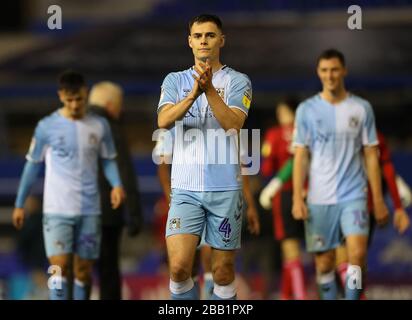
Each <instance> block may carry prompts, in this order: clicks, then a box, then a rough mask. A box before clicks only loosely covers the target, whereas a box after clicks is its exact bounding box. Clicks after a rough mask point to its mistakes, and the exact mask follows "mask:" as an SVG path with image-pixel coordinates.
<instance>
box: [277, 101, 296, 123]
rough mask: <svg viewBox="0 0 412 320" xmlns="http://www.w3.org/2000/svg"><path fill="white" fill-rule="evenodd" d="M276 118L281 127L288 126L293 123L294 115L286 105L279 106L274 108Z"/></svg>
mask: <svg viewBox="0 0 412 320" xmlns="http://www.w3.org/2000/svg"><path fill="white" fill-rule="evenodd" d="M276 116H277V118H278V122H279V124H280V125H281V126H290V125H292V124H293V122H294V121H295V114H294V113H293V111H292V110H291V109H290V108H289V106H288V105H286V104H283V103H281V104H279V105H278V106H277V108H276Z"/></svg>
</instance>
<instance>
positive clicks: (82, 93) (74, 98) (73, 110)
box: [59, 87, 87, 119]
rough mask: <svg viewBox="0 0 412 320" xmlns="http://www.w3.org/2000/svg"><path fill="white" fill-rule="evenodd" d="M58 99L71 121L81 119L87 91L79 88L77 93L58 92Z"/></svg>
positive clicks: (84, 108)
mask: <svg viewBox="0 0 412 320" xmlns="http://www.w3.org/2000/svg"><path fill="white" fill-rule="evenodd" d="M59 98H60V101H61V102H62V103H63V108H64V109H65V110H66V112H67V114H68V115H69V116H70V117H71V118H72V119H81V118H82V117H83V116H84V113H85V111H86V101H87V89H86V87H83V88H81V89H80V90H79V91H77V92H70V91H67V90H59Z"/></svg>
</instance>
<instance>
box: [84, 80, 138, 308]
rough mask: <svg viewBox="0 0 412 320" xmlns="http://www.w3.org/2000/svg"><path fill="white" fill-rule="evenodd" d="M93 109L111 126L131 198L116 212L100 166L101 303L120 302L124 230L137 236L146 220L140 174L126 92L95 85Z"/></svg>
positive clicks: (112, 85)
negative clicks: (125, 118)
mask: <svg viewBox="0 0 412 320" xmlns="http://www.w3.org/2000/svg"><path fill="white" fill-rule="evenodd" d="M89 106H90V110H91V111H92V112H93V113H95V114H97V115H99V116H102V117H104V118H105V119H106V120H107V122H108V123H109V125H110V129H111V132H112V135H113V140H114V145H115V148H116V150H117V157H116V163H117V166H118V168H119V173H120V178H121V180H122V183H123V186H124V189H125V191H126V194H127V197H126V199H125V202H124V205H122V206H120V207H118V208H117V209H112V206H111V203H110V189H111V186H110V184H109V183H108V181H107V180H106V179H105V177H104V172H103V168H102V166H101V165H100V166H99V190H100V195H101V197H100V201H101V208H102V243H101V246H100V257H99V262H98V267H99V287H100V299H103V300H120V299H121V292H122V281H121V273H120V270H119V259H120V240H121V236H122V231H123V227H124V226H126V227H127V233H128V235H129V236H136V235H137V234H138V232H139V230H140V227H141V220H142V214H141V206H140V197H139V192H138V185H137V181H136V173H135V171H134V168H133V162H132V158H131V155H130V152H129V147H128V145H127V142H126V137H125V136H124V134H123V131H122V127H121V121H120V120H121V115H122V112H123V90H122V88H121V87H120V86H119V85H117V84H115V83H113V82H109V81H104V82H99V83H97V84H95V85H94V86H93V87H92V88H91V90H90V95H89Z"/></svg>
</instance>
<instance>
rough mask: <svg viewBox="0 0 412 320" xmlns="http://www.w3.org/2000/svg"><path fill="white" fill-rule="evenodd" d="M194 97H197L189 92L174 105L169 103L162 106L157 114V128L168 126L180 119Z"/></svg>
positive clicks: (194, 99) (193, 100)
mask: <svg viewBox="0 0 412 320" xmlns="http://www.w3.org/2000/svg"><path fill="white" fill-rule="evenodd" d="M196 99H197V97H196V96H195V95H194V94H189V95H188V96H187V97H186V98H184V99H183V100H182V101H180V102H179V103H176V104H175V105H172V104H169V105H166V106H164V107H163V108H162V109H161V110H160V112H159V115H158V116H157V125H158V126H159V128H164V129H167V128H170V127H171V126H173V125H174V124H175V122H176V121H179V120H182V119H183V117H184V116H185V114H186V113H187V111H188V110H189V109H190V107H191V106H192V105H193V103H194V102H195V101H196Z"/></svg>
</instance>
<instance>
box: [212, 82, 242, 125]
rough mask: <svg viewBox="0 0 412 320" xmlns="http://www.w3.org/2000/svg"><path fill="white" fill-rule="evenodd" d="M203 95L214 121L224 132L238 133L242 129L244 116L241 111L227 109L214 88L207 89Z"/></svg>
mask: <svg viewBox="0 0 412 320" xmlns="http://www.w3.org/2000/svg"><path fill="white" fill-rule="evenodd" d="M212 87H213V85H212ZM205 94H206V98H207V101H208V102H209V105H210V107H211V108H212V110H213V114H214V115H215V117H216V120H217V121H218V122H219V124H220V126H221V127H222V128H223V129H224V130H225V131H227V130H230V129H235V130H236V131H239V130H240V129H242V127H243V124H244V122H245V120H246V114H245V113H244V112H243V111H241V110H239V109H235V108H229V107H228V106H227V105H226V103H224V101H223V100H222V98H221V97H220V96H219V94H218V93H217V91H216V89H215V88H214V87H213V88H210V89H208V90H207V91H206V92H205Z"/></svg>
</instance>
